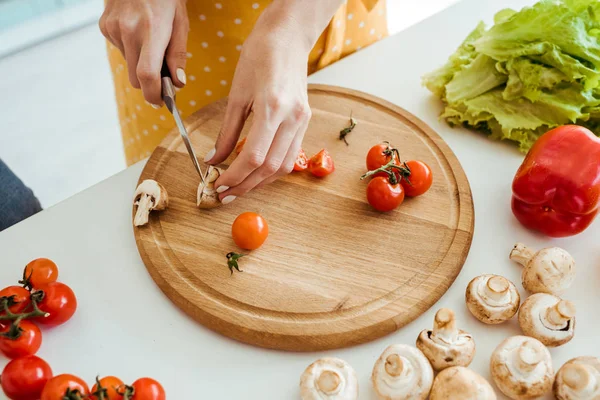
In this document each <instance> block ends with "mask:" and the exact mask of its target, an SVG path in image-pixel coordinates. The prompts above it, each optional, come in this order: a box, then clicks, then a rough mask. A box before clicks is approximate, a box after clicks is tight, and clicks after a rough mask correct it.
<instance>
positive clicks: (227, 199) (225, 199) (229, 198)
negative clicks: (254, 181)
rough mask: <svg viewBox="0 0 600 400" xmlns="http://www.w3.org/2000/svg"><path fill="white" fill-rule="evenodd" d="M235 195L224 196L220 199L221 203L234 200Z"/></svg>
mask: <svg viewBox="0 0 600 400" xmlns="http://www.w3.org/2000/svg"><path fill="white" fill-rule="evenodd" d="M235 197H236V196H225V198H224V199H223V200H221V203H223V204H229V203H231V202H232V201H234V200H235Z"/></svg>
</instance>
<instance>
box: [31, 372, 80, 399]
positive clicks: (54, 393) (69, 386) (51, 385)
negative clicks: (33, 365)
mask: <svg viewBox="0 0 600 400" xmlns="http://www.w3.org/2000/svg"><path fill="white" fill-rule="evenodd" d="M67 392H70V393H76V394H78V395H80V396H81V397H82V398H83V397H84V396H87V395H88V394H89V393H90V389H89V387H88V385H87V384H86V383H85V382H84V381H83V380H82V379H81V378H79V377H77V376H75V375H70V374H62V375H56V376H55V377H54V378H52V379H50V380H49V381H48V383H46V386H44V390H43V391H42V396H41V400H63V399H66V398H69V397H66V394H67Z"/></svg>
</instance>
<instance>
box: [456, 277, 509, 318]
mask: <svg viewBox="0 0 600 400" xmlns="http://www.w3.org/2000/svg"><path fill="white" fill-rule="evenodd" d="M465 300H466V302H467V308H468V309H469V311H471V314H473V316H475V318H477V319H478V320H480V321H481V322H483V323H486V324H500V323H502V322H504V321H507V320H509V319H511V318H512V317H513V316H514V315H515V314H516V313H517V310H518V309H519V304H520V302H521V296H520V295H519V292H518V291H517V288H516V287H515V285H514V284H513V283H512V282H511V281H509V280H508V279H506V278H504V277H502V276H499V275H480V276H478V277H476V278H474V279H473V280H472V281H471V282H469V285H468V286H467V292H466V294H465Z"/></svg>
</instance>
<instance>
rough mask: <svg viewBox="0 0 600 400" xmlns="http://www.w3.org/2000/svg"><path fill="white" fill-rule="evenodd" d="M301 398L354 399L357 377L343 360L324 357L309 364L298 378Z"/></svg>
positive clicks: (319, 399) (355, 397) (320, 399)
mask: <svg viewBox="0 0 600 400" xmlns="http://www.w3.org/2000/svg"><path fill="white" fill-rule="evenodd" d="M300 397H301V398H302V400H324V399H326V400H356V399H358V379H357V377H356V372H355V371H354V369H353V368H352V367H351V366H350V365H349V364H348V363H347V362H345V361H344V360H341V359H339V358H332V357H325V358H321V359H319V360H317V361H315V362H314V363H312V364H310V365H309V366H308V367H307V368H306V369H305V370H304V372H303V373H302V376H301V378H300Z"/></svg>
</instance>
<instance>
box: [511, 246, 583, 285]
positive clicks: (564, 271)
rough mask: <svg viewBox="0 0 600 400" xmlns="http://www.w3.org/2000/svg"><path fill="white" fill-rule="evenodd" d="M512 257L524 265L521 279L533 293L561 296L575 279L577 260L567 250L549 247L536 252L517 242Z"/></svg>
mask: <svg viewBox="0 0 600 400" xmlns="http://www.w3.org/2000/svg"><path fill="white" fill-rule="evenodd" d="M510 259H511V260H513V261H516V262H518V263H519V264H521V265H522V266H523V267H525V268H524V269H523V273H522V275H521V280H522V281H523V287H524V288H525V290H527V291H529V292H531V293H550V294H554V295H557V296H560V295H561V294H562V293H563V292H564V291H565V290H567V289H568V288H569V286H571V284H572V283H573V280H574V279H575V260H573V257H571V255H570V254H569V253H567V251H566V250H563V249H561V248H559V247H548V248H545V249H542V250H540V251H538V252H537V253H535V252H534V251H533V250H531V249H530V248H528V247H527V246H525V245H524V244H523V243H517V244H515V247H514V248H513V249H512V251H511V252H510Z"/></svg>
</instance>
